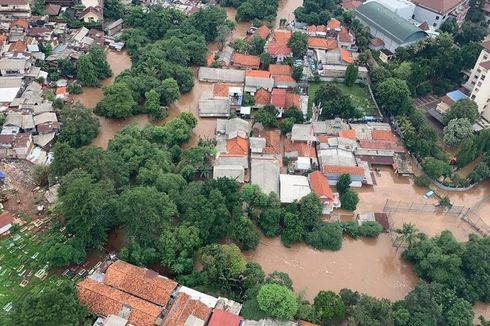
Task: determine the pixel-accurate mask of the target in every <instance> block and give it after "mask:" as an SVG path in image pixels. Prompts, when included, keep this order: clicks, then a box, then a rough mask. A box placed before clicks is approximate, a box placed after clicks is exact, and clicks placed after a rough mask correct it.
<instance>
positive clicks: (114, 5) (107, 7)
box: [104, 0, 126, 20]
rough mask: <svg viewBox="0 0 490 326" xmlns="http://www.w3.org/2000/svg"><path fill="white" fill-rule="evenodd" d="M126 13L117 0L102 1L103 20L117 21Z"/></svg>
mask: <svg viewBox="0 0 490 326" xmlns="http://www.w3.org/2000/svg"><path fill="white" fill-rule="evenodd" d="M125 13H126V8H125V7H124V5H123V4H122V3H121V2H120V1H117V0H106V1H104V18H109V19H114V20H117V19H119V18H122V17H123V16H124V14H125Z"/></svg>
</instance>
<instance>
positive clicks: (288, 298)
mask: <svg viewBox="0 0 490 326" xmlns="http://www.w3.org/2000/svg"><path fill="white" fill-rule="evenodd" d="M257 302H258V303H259V308H260V309H261V310H262V311H263V312H265V313H267V314H268V315H270V316H271V317H274V318H278V319H281V320H291V319H292V318H293V317H294V315H296V312H297V311H298V299H297V298H296V296H295V295H294V293H293V291H291V290H290V289H288V288H287V287H285V286H281V285H278V284H265V285H263V286H262V287H261V288H260V290H259V293H258V294H257Z"/></svg>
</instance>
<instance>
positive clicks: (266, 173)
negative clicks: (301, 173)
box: [251, 159, 280, 194]
mask: <svg viewBox="0 0 490 326" xmlns="http://www.w3.org/2000/svg"><path fill="white" fill-rule="evenodd" d="M251 169H252V171H251V182H252V184H254V185H258V186H259V187H260V189H261V190H262V192H264V193H266V194H268V193H271V192H275V193H276V194H279V174H280V171H279V164H278V162H277V161H275V160H267V159H252V162H251Z"/></svg>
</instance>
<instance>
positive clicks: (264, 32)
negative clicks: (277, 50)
mask: <svg viewBox="0 0 490 326" xmlns="http://www.w3.org/2000/svg"><path fill="white" fill-rule="evenodd" d="M270 33H271V30H270V29H269V28H268V27H267V26H265V25H262V26H260V27H259V28H257V30H256V31H255V34H254V35H257V36H258V37H260V38H261V39H263V40H267V38H268V37H269V35H270Z"/></svg>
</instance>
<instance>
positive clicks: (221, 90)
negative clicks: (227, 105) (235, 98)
mask: <svg viewBox="0 0 490 326" xmlns="http://www.w3.org/2000/svg"><path fill="white" fill-rule="evenodd" d="M229 89H230V85H228V84H224V83H216V84H214V87H213V96H214V97H228V96H229Z"/></svg>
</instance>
